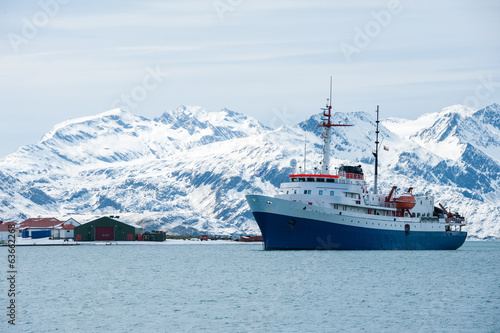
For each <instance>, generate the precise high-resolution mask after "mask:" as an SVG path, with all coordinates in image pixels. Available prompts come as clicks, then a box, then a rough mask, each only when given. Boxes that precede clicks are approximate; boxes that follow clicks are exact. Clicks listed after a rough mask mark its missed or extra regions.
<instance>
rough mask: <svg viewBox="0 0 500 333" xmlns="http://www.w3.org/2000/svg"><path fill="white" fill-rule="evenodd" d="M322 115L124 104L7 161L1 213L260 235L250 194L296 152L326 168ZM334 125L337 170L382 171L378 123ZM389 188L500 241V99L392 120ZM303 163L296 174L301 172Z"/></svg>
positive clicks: (384, 129)
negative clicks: (278, 120) (440, 207)
mask: <svg viewBox="0 0 500 333" xmlns="http://www.w3.org/2000/svg"><path fill="white" fill-rule="evenodd" d="M319 118H320V115H319V114H316V115H313V116H312V117H311V118H310V119H308V120H307V121H305V122H302V123H300V124H297V125H295V126H284V127H280V128H279V129H270V128H268V127H266V126H264V125H262V124H260V123H259V122H258V121H257V120H255V119H254V118H252V117H249V116H247V115H244V114H240V113H236V112H234V111H230V110H227V109H223V110H221V111H219V112H208V111H206V110H204V109H203V108H200V107H185V106H181V107H179V108H177V109H176V110H172V111H168V112H165V113H164V114H163V115H161V116H160V117H157V118H156V119H153V120H150V119H146V118H143V117H138V116H134V115H132V114H130V113H127V112H125V111H122V110H119V109H115V110H111V111H108V112H105V113H102V114H98V115H95V116H90V117H85V118H79V119H74V120H70V121H66V122H63V123H61V124H58V125H56V126H54V128H53V129H52V130H51V131H50V132H49V133H47V134H46V135H45V136H44V137H43V138H42V139H41V140H40V141H39V142H38V143H36V144H34V145H30V146H26V147H22V148H20V149H19V150H18V151H17V152H15V153H13V154H11V155H9V156H7V157H5V158H4V159H2V160H0V202H1V203H2V205H1V206H0V220H1V219H3V220H15V221H19V220H22V219H24V218H26V217H33V216H56V217H61V218H64V217H69V216H73V217H76V219H80V220H86V219H90V218H92V217H93V216H99V215H104V214H112V215H121V216H122V218H123V219H124V220H129V221H131V222H134V223H138V224H141V225H143V226H144V227H145V228H147V229H156V230H158V229H161V230H166V231H168V232H174V233H179V234H197V233H201V232H208V233H211V234H242V233H258V232H259V231H258V227H257V225H256V223H255V222H254V220H253V218H252V216H251V213H250V211H249V209H248V206H247V204H246V202H245V199H244V195H245V194H247V193H274V192H275V191H276V188H277V186H279V184H280V182H282V181H284V180H286V178H287V174H288V173H290V172H292V171H294V170H293V169H292V168H291V167H290V163H289V162H290V160H291V159H296V160H298V161H299V163H298V166H297V168H298V167H299V166H300V167H301V168H303V165H304V163H303V162H302V161H303V150H304V138H306V141H307V145H306V146H307V157H308V158H307V165H306V168H307V169H308V170H309V171H312V170H313V169H314V168H315V167H319V161H320V154H321V151H322V146H321V145H322V141H321V139H320V132H319V128H318V127H317V126H316V125H317V124H318V122H319ZM333 119H334V121H335V122H342V123H348V124H352V125H354V126H353V127H338V128H335V129H334V131H333V140H332V142H333V155H334V156H333V157H334V159H333V160H332V166H336V165H339V164H341V163H356V164H362V165H363V168H364V170H365V174H366V177H367V180H368V182H370V183H371V181H372V179H373V170H372V169H373V163H374V161H373V156H372V154H371V152H372V149H373V146H374V144H373V141H374V128H375V121H374V117H373V115H371V114H367V113H364V112H353V113H335V115H334V117H333ZM381 134H382V137H383V142H382V144H383V145H384V146H387V147H388V148H389V151H382V152H381V156H380V170H381V172H382V174H381V175H380V178H379V179H380V186H381V187H382V189H383V188H384V187H385V188H387V189H389V188H390V187H392V185H394V184H396V185H399V186H400V187H409V186H413V187H414V188H415V189H416V191H420V192H431V193H432V194H433V195H434V196H435V197H436V199H437V202H442V203H443V204H444V205H445V206H447V207H449V208H451V209H452V210H453V211H459V212H461V213H462V214H465V215H466V217H467V218H468V220H469V223H470V224H469V226H468V231H469V234H470V236H471V237H473V238H474V237H475V238H498V237H500V222H499V223H497V221H500V149H499V148H500V106H499V105H497V104H493V105H491V106H488V107H487V108H484V109H481V110H474V109H469V108H466V107H464V106H452V107H448V108H445V109H443V110H442V111H441V112H437V113H430V114H425V115H423V116H421V117H420V118H418V119H417V120H405V119H395V118H390V119H386V120H384V121H382V125H381ZM297 171H298V170H297Z"/></svg>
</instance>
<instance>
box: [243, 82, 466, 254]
mask: <svg viewBox="0 0 500 333" xmlns="http://www.w3.org/2000/svg"><path fill="white" fill-rule="evenodd" d="M331 96H332V89H331V78H330V98H329V99H327V103H326V107H325V108H322V109H321V110H322V112H323V117H322V119H321V122H320V123H319V124H318V126H320V127H323V134H322V138H323V141H324V142H323V143H324V146H323V157H322V161H321V168H317V169H316V171H315V172H313V173H307V172H306V171H305V168H304V170H301V171H303V172H299V173H293V174H290V175H289V177H288V181H286V182H284V183H282V184H281V185H280V188H279V193H277V194H275V195H273V196H267V195H260V194H259V195H257V194H249V195H246V200H247V202H248V204H249V206H250V209H251V211H252V214H253V216H254V218H255V220H256V222H257V224H258V226H259V228H260V231H261V233H262V238H263V244H264V249H266V250H456V249H458V248H459V247H461V246H462V245H463V243H464V242H465V239H466V237H467V232H466V231H464V230H463V228H464V227H465V226H466V221H465V218H464V217H463V216H461V215H460V214H458V213H452V212H451V211H448V210H447V209H445V207H444V206H443V205H442V204H439V207H437V206H435V204H434V197H433V196H431V195H429V194H428V193H426V194H414V193H413V188H411V187H410V188H408V189H406V190H404V191H399V190H398V186H396V185H395V186H393V187H392V188H391V190H390V192H389V193H388V194H379V193H378V189H377V179H378V157H379V148H380V144H381V143H380V142H379V133H380V132H379V122H380V121H379V106H377V109H376V126H375V138H376V139H375V150H374V151H373V155H374V157H375V163H374V164H375V173H374V184H373V189H370V191H369V189H368V184H367V182H366V180H365V177H364V173H363V169H362V166H361V165H340V166H339V167H337V168H334V170H335V172H330V147H331V131H332V127H338V126H346V127H347V126H352V125H349V124H334V123H332V120H331V117H332V103H331V101H332V97H331ZM400 192H401V193H400Z"/></svg>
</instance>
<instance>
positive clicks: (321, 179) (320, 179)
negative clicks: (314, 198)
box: [316, 178, 325, 182]
mask: <svg viewBox="0 0 500 333" xmlns="http://www.w3.org/2000/svg"><path fill="white" fill-rule="evenodd" d="M316 181H317V182H324V181H325V179H324V178H316Z"/></svg>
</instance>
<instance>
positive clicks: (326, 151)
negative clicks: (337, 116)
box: [318, 76, 352, 175]
mask: <svg viewBox="0 0 500 333" xmlns="http://www.w3.org/2000/svg"><path fill="white" fill-rule="evenodd" d="M321 110H323V117H326V119H325V118H323V119H322V123H321V124H319V125H318V127H324V128H325V133H323V141H324V148H323V162H322V164H321V174H322V175H328V174H329V168H330V145H331V135H330V134H331V127H338V126H352V125H341V124H332V121H331V117H332V77H331V76H330V98H329V99H328V100H327V103H326V107H324V108H321Z"/></svg>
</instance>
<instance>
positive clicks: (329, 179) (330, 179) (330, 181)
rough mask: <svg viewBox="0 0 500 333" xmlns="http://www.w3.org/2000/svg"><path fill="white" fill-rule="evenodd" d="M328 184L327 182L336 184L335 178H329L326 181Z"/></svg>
mask: <svg viewBox="0 0 500 333" xmlns="http://www.w3.org/2000/svg"><path fill="white" fill-rule="evenodd" d="M326 182H327V183H335V179H333V178H328V179H327V180H326Z"/></svg>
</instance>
